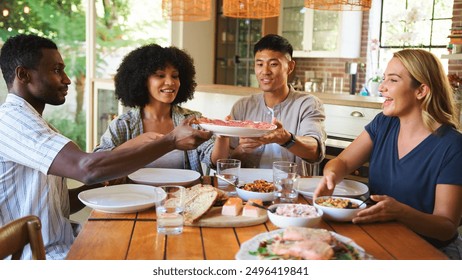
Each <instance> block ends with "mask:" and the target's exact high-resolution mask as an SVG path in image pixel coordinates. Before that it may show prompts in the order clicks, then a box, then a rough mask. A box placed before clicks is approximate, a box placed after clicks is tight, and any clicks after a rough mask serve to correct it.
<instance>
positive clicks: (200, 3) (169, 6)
mask: <svg viewBox="0 0 462 280" xmlns="http://www.w3.org/2000/svg"><path fill="white" fill-rule="evenodd" d="M211 6H212V3H211V0H162V15H163V17H164V19H167V20H172V21H206V20H210V19H211V17H212V7H211Z"/></svg>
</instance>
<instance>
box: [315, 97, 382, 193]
mask: <svg viewBox="0 0 462 280" xmlns="http://www.w3.org/2000/svg"><path fill="white" fill-rule="evenodd" d="M324 110H325V114H326V120H325V123H324V124H325V129H326V133H327V135H328V139H327V141H326V158H325V159H324V161H323V162H322V163H321V165H320V168H321V170H322V169H323V168H324V166H325V165H326V163H327V162H328V161H329V160H331V159H334V158H335V157H337V156H338V155H339V154H340V153H341V152H342V151H343V149H344V148H346V147H347V146H348V144H349V143H350V142H351V141H353V140H354V139H355V138H356V137H358V136H359V134H360V133H361V132H362V131H363V130H364V127H365V126H366V125H367V124H368V123H369V122H371V121H372V120H373V119H374V117H375V116H376V115H377V114H378V113H380V112H381V111H382V110H381V109H376V108H364V107H356V106H343V105H333V104H324ZM368 177H369V163H365V164H364V165H362V166H361V167H359V168H358V169H356V170H355V171H353V172H352V173H351V174H349V175H348V176H346V178H347V179H351V180H356V181H361V182H363V183H366V184H367V183H368Z"/></svg>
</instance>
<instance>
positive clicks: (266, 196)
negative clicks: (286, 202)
mask: <svg viewBox="0 0 462 280" xmlns="http://www.w3.org/2000/svg"><path fill="white" fill-rule="evenodd" d="M236 193H237V195H238V196H239V197H240V198H242V200H244V201H248V200H249V199H261V201H263V202H271V201H274V200H275V199H276V192H275V191H274V192H270V193H264V192H253V191H246V190H244V189H241V188H236Z"/></svg>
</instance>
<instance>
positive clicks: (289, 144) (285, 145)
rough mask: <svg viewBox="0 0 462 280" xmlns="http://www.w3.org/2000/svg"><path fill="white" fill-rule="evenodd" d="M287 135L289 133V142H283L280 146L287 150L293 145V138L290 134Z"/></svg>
mask: <svg viewBox="0 0 462 280" xmlns="http://www.w3.org/2000/svg"><path fill="white" fill-rule="evenodd" d="M289 133H290V139H289V141H287V142H285V143H284V144H281V146H282V147H284V148H286V149H289V148H290V147H292V146H293V145H295V136H294V135H293V134H292V132H289Z"/></svg>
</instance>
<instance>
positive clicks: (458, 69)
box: [448, 0, 462, 76]
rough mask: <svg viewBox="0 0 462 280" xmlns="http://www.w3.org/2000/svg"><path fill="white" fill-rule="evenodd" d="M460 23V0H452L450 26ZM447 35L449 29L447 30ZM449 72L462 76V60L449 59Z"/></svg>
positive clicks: (461, 17)
mask: <svg viewBox="0 0 462 280" xmlns="http://www.w3.org/2000/svg"><path fill="white" fill-rule="evenodd" d="M461 25H462V0H454V8H453V11H452V26H453V27H454V26H461ZM448 35H449V30H448ZM448 65H449V67H448V68H449V69H448V73H449V74H458V75H459V76H462V60H455V59H450V60H449V62H448Z"/></svg>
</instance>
